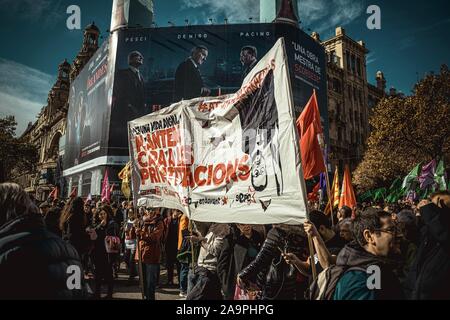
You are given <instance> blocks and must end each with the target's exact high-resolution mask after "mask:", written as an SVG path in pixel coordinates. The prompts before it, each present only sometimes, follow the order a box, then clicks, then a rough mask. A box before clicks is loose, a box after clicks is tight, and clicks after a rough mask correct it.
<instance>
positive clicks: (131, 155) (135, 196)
mask: <svg viewBox="0 0 450 320" xmlns="http://www.w3.org/2000/svg"><path fill="white" fill-rule="evenodd" d="M127 133H128V150H129V158H130V162H131V163H130V185H131V193H132V194H133V211H134V214H135V216H136V218H137V217H138V214H139V210H138V207H137V194H136V193H135V192H136V190H135V188H134V175H133V171H134V166H133V161H132V159H133V156H134V155H133V147H132V144H131V143H130V123H129V122H127ZM129 199H130V198H129V197H128V202H129ZM138 223H139V221H138ZM136 241H137V243H136V245H137V248H136V250H137V255H138V273H139V287H140V289H141V296H142V300H144V299H145V295H144V274H143V270H142V257H141V244H140V242H141V240H140V237H139V236H138V235H137V234H136Z"/></svg>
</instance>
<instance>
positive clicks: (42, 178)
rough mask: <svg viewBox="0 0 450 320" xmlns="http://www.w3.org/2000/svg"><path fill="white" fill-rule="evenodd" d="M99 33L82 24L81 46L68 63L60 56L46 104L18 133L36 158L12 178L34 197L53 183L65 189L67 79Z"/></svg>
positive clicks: (44, 194) (90, 51)
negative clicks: (33, 149) (35, 149)
mask: <svg viewBox="0 0 450 320" xmlns="http://www.w3.org/2000/svg"><path fill="white" fill-rule="evenodd" d="M99 35H100V30H99V29H98V28H97V26H95V24H94V23H92V24H90V25H88V26H87V27H86V28H85V30H84V36H83V44H82V47H81V49H80V51H79V53H78V54H77V56H76V57H75V59H74V61H73V63H72V65H71V64H70V63H69V62H68V61H67V60H64V61H63V62H62V63H61V64H60V65H59V66H58V76H57V79H56V82H55V84H54V85H53V87H52V88H51V90H50V92H49V94H48V98H47V105H46V106H44V107H43V108H42V109H41V111H40V113H39V114H38V116H37V120H36V121H35V122H34V123H30V124H29V125H28V127H27V129H26V130H25V132H24V133H23V134H22V137H26V138H27V139H28V140H29V141H30V142H31V143H33V144H34V145H35V146H36V147H37V148H38V154H39V158H38V159H39V160H38V163H37V164H36V167H35V168H31V170H30V171H29V172H25V173H22V174H21V175H20V176H18V177H16V179H15V181H16V182H18V183H19V184H21V185H22V187H24V189H25V190H26V191H27V192H28V193H30V194H32V195H34V197H35V198H36V199H37V200H40V201H43V200H45V199H47V197H48V195H49V193H50V192H51V190H52V189H53V188H54V187H55V186H58V187H59V190H65V189H66V188H65V185H64V179H63V178H62V157H63V156H64V141H65V134H66V124H67V113H68V108H69V102H68V99H69V91H70V83H71V81H72V80H73V79H75V78H76V76H77V75H78V74H79V73H80V71H81V69H83V67H84V65H85V64H86V63H87V62H88V61H89V59H90V58H91V57H92V55H93V54H94V53H95V51H96V50H97V49H98V40H99Z"/></svg>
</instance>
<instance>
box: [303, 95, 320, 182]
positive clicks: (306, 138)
mask: <svg viewBox="0 0 450 320" xmlns="http://www.w3.org/2000/svg"><path fill="white" fill-rule="evenodd" d="M297 128H298V131H299V134H300V154H301V157H302V168H303V176H304V178H305V180H308V179H311V178H312V177H314V176H316V175H318V174H320V173H321V172H325V171H326V168H325V161H324V160H323V154H322V150H321V149H320V145H319V141H318V140H317V135H319V134H322V133H323V130H322V127H321V125H320V113H319V107H318V104H317V96H316V90H314V91H313V94H312V96H311V98H310V99H309V101H308V103H307V104H306V107H305V109H304V110H303V112H302V113H301V114H300V116H299V117H298V119H297Z"/></svg>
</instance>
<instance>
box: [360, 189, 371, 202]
mask: <svg viewBox="0 0 450 320" xmlns="http://www.w3.org/2000/svg"><path fill="white" fill-rule="evenodd" d="M372 193H373V191H372V190H369V191H366V192H364V193H363V194H362V195H360V196H359V201H361V202H362V201H366V200H367V199H371V198H372Z"/></svg>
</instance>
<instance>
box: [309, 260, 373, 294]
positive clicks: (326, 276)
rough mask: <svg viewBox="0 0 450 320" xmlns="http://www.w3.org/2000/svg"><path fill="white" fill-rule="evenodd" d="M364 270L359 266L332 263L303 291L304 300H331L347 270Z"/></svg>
mask: <svg viewBox="0 0 450 320" xmlns="http://www.w3.org/2000/svg"><path fill="white" fill-rule="evenodd" d="M354 270H358V271H364V272H366V269H364V268H361V267H351V268H348V267H347V266H337V265H332V266H329V267H328V268H326V269H325V270H323V271H322V272H321V273H319V275H318V276H317V278H316V280H314V281H313V282H312V284H311V285H310V287H309V288H308V289H307V290H306V292H305V297H306V300H333V296H334V291H335V290H336V285H337V283H338V282H339V280H340V279H341V277H342V276H343V275H344V274H345V273H346V272H347V271H354Z"/></svg>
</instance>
